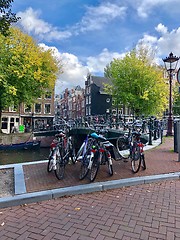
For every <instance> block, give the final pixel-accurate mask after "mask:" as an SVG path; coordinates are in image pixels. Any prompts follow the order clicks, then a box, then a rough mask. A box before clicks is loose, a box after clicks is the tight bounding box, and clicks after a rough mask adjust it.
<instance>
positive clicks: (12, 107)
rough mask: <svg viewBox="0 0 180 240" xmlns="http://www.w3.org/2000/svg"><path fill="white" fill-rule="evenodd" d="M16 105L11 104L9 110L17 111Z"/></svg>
mask: <svg viewBox="0 0 180 240" xmlns="http://www.w3.org/2000/svg"><path fill="white" fill-rule="evenodd" d="M17 109H18V107H17V106H14V105H12V106H11V107H9V112H17Z"/></svg>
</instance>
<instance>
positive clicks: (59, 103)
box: [55, 86, 85, 124]
mask: <svg viewBox="0 0 180 240" xmlns="http://www.w3.org/2000/svg"><path fill="white" fill-rule="evenodd" d="M84 101H85V100H84V89H83V88H81V87H80V86H76V87H75V88H72V89H71V90H69V89H68V88H66V89H65V90H64V92H63V93H62V94H60V95H57V96H56V98H55V119H56V123H57V124H58V123H59V124H60V123H61V122H62V121H63V120H66V121H68V120H70V119H78V118H81V117H84V115H85V107H84V106H85V103H84Z"/></svg>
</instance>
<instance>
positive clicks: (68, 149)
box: [47, 131, 76, 180]
mask: <svg viewBox="0 0 180 240" xmlns="http://www.w3.org/2000/svg"><path fill="white" fill-rule="evenodd" d="M55 137H56V138H55V139H54V140H53V141H52V143H51V145H50V154H49V161H48V165H47V171H48V172H51V171H52V170H54V172H55V175H56V177H57V179H58V180H61V179H63V178H64V173H65V166H66V165H67V164H68V163H69V161H70V160H71V162H72V163H73V164H75V162H76V158H75V148H74V146H73V140H72V137H71V136H67V134H65V133H64V132H63V131H60V133H59V134H56V135H55Z"/></svg>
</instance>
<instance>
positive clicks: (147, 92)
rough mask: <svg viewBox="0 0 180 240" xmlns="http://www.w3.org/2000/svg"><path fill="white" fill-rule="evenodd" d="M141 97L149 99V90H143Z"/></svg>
mask: <svg viewBox="0 0 180 240" xmlns="http://www.w3.org/2000/svg"><path fill="white" fill-rule="evenodd" d="M141 99H144V100H149V91H148V90H146V91H144V93H143V95H142V96H141Z"/></svg>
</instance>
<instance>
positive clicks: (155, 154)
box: [23, 137, 180, 192]
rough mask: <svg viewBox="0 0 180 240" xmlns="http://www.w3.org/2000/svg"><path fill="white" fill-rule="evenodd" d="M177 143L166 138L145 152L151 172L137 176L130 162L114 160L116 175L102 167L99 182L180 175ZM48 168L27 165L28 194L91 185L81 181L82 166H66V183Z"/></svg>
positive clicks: (25, 169)
mask: <svg viewBox="0 0 180 240" xmlns="http://www.w3.org/2000/svg"><path fill="white" fill-rule="evenodd" d="M173 144H174V143H173V138H169V137H168V138H167V137H165V138H164V140H163V144H161V145H159V146H158V147H156V148H153V149H151V150H148V151H145V159H146V165H147V169H146V170H145V171H143V170H140V171H139V172H138V173H136V174H134V173H132V171H131V163H130V161H128V162H123V161H122V160H121V161H113V168H114V175H113V176H111V177H110V176H109V174H108V170H107V166H100V170H99V172H98V175H97V178H96V179H95V182H102V181H109V180H116V179H123V178H132V177H138V176H149V175H156V174H164V173H170V172H171V173H172V172H178V171H180V162H178V161H177V160H178V153H174V152H173V148H174V146H173ZM46 168H47V163H40V164H33V165H25V166H23V169H24V173H25V182H26V188H27V192H35V191H42V190H49V189H55V188H63V187H69V186H76V185H81V184H88V183H89V179H88V178H86V179H84V180H82V181H80V180H79V170H80V165H79V163H77V164H75V165H68V166H67V167H66V171H65V177H64V179H63V180H57V178H56V177H55V174H54V173H53V172H51V173H48V172H47V170H46Z"/></svg>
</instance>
